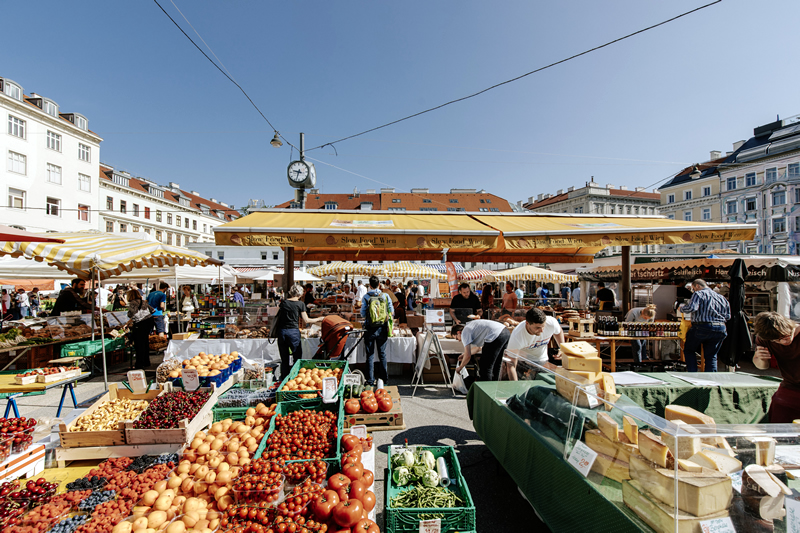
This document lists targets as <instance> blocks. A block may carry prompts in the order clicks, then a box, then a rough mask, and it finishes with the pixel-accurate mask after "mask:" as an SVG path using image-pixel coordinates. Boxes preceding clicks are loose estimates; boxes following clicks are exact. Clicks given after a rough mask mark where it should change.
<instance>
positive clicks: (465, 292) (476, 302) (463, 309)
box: [449, 283, 483, 324]
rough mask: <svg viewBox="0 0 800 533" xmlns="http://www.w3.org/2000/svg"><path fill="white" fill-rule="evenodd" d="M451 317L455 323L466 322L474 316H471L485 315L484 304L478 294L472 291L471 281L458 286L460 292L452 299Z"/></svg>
mask: <svg viewBox="0 0 800 533" xmlns="http://www.w3.org/2000/svg"><path fill="white" fill-rule="evenodd" d="M449 313H450V317H451V318H452V319H453V324H466V323H467V322H470V321H472V320H475V319H474V318H470V316H477V317H481V316H482V315H483V306H482V305H481V301H480V299H479V298H478V296H477V295H476V294H475V293H474V292H472V289H470V287H469V283H462V284H461V285H459V286H458V294H456V295H455V296H453V298H452V299H451V300H450V309H449Z"/></svg>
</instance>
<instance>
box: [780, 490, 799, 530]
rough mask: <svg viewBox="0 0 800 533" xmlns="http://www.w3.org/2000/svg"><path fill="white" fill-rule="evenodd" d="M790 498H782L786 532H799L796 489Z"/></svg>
mask: <svg viewBox="0 0 800 533" xmlns="http://www.w3.org/2000/svg"><path fill="white" fill-rule="evenodd" d="M793 492H794V494H793V496H792V497H791V498H786V499H785V500H784V505H785V506H786V533H800V501H797V500H796V499H795V497H796V496H797V491H793Z"/></svg>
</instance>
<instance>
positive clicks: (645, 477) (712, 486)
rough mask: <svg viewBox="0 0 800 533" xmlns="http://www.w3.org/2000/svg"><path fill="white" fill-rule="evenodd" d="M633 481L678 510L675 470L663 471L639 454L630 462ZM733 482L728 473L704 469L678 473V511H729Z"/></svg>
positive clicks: (679, 471)
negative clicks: (676, 504)
mask: <svg viewBox="0 0 800 533" xmlns="http://www.w3.org/2000/svg"><path fill="white" fill-rule="evenodd" d="M630 474H631V479H635V480H636V481H638V482H639V483H640V484H641V486H642V488H643V489H644V490H646V491H647V492H649V493H650V494H652V495H653V497H655V498H656V499H658V500H660V501H662V502H664V503H665V504H667V505H669V506H671V507H675V471H674V470H671V469H667V468H659V466H658V465H656V464H654V463H651V462H649V461H647V460H646V459H644V458H643V457H640V456H638V455H632V456H631V460H630ZM732 490H733V483H732V481H731V478H730V477H728V475H727V474H723V473H722V472H717V471H716V470H711V469H708V468H703V469H702V470H701V471H700V472H685V471H682V470H678V506H677V507H678V509H680V510H682V511H686V512H687V513H690V514H693V515H694V516H706V515H710V514H714V513H719V512H721V511H726V510H727V509H728V507H729V506H730V504H731V500H732Z"/></svg>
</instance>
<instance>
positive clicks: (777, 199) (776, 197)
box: [772, 191, 786, 205]
mask: <svg viewBox="0 0 800 533" xmlns="http://www.w3.org/2000/svg"><path fill="white" fill-rule="evenodd" d="M785 203H786V191H775V192H774V193H772V205H783V204H785Z"/></svg>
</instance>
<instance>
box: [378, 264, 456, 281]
mask: <svg viewBox="0 0 800 533" xmlns="http://www.w3.org/2000/svg"><path fill="white" fill-rule="evenodd" d="M381 266H382V267H383V269H382V270H381V272H380V275H381V276H386V277H390V278H413V279H447V274H443V273H442V272H439V271H438V270H436V269H434V268H431V267H430V266H428V265H419V264H416V263H411V262H410V261H398V262H396V263H386V264H383V265H381Z"/></svg>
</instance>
